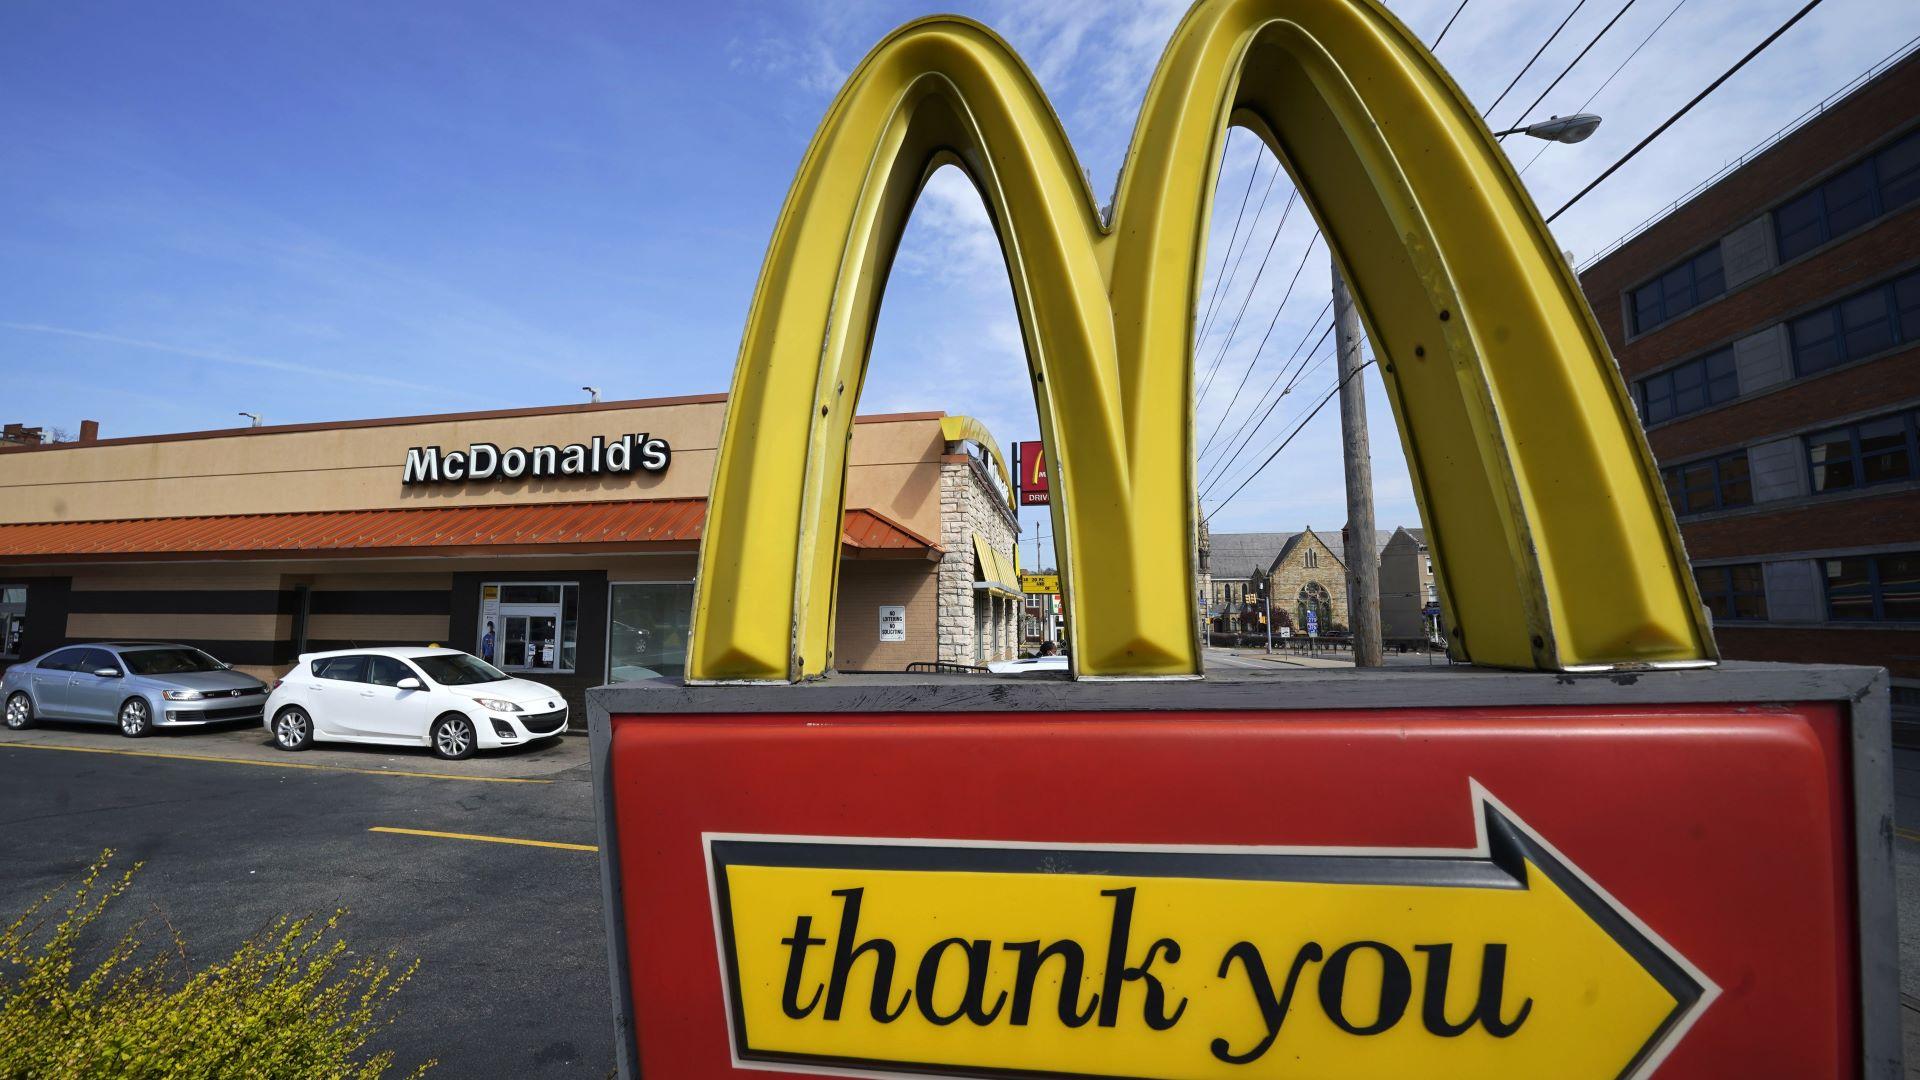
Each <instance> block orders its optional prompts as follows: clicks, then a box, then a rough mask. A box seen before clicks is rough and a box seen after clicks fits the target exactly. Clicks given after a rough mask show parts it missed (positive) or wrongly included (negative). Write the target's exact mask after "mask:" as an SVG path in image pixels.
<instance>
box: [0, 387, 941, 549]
mask: <svg viewBox="0 0 1920 1080" xmlns="http://www.w3.org/2000/svg"><path fill="white" fill-rule="evenodd" d="M725 409H726V404H725V402H722V401H708V402H696V403H691V404H688V403H681V404H668V405H637V406H634V407H598V408H594V407H582V408H579V409H575V410H570V411H566V412H550V413H541V414H538V415H531V416H508V417H488V418H467V419H434V418H427V419H425V420H420V421H416V422H408V423H397V424H380V425H361V426H353V427H338V428H326V429H321V430H289V431H282V430H276V429H274V428H261V429H258V430H253V431H248V430H244V429H243V430H239V431H235V432H231V433H220V434H217V435H212V436H209V437H205V438H176V439H161V440H153V441H134V440H129V441H126V442H114V441H111V440H109V441H108V442H106V443H103V444H100V445H95V446H62V447H59V448H55V449H44V450H29V451H21V452H12V453H0V523H12V522H26V521H111V520H122V519H127V518H150V517H200V516H207V515H214V514H263V513H297V512H301V511H312V510H365V509H382V508H394V507H415V506H461V505H467V506H472V505H498V504H503V503H528V502H533V503H540V502H586V501H601V500H619V499H665V498H705V497H706V496H707V491H708V487H709V483H710V481H711V478H712V472H713V461H714V453H715V447H716V446H717V445H718V442H719V437H720V423H721V419H722V416H723V414H724V412H725ZM642 432H645V433H648V434H651V435H652V436H654V437H656V438H662V439H665V440H667V442H668V443H669V444H670V445H671V446H672V448H673V461H672V464H671V465H670V466H669V467H668V469H667V471H666V472H664V473H662V474H658V475H655V474H650V473H642V472H635V473H632V474H630V475H623V476H617V477H578V478H568V479H552V478H543V479H539V480H533V479H522V480H517V481H506V482H495V481H488V482H484V483H477V484H437V485H414V486H402V485H401V483H400V476H401V471H402V468H403V466H404V464H405V462H406V456H407V450H408V448H410V447H415V446H429V445H437V446H439V447H441V448H442V449H443V450H453V449H461V450H464V449H465V448H466V447H467V445H468V444H470V443H477V442H490V443H494V444H496V445H498V446H499V447H501V448H502V449H505V448H507V447H510V446H524V447H532V446H539V445H543V444H548V443H551V444H556V445H565V444H567V443H574V442H585V441H587V440H590V439H591V438H592V437H593V436H595V435H602V436H607V437H609V438H618V437H619V436H621V435H625V434H630V433H631V434H639V433H642ZM941 448H942V443H941V441H940V421H939V419H938V418H937V417H928V418H921V419H907V420H883V421H882V422H864V421H863V422H861V423H857V424H855V425H854V435H853V445H852V447H851V448H850V450H849V455H850V456H849V463H850V464H849V468H848V481H847V505H848V506H849V507H865V508H869V509H873V510H877V511H879V512H880V513H882V514H885V515H886V516H888V517H890V518H893V519H894V520H896V521H898V522H900V523H901V524H902V525H905V526H907V527H908V528H910V529H913V530H914V531H915V532H918V533H920V534H921V535H923V536H928V537H932V536H937V535H939V513H940V497H939V487H940V466H939V458H940V452H941Z"/></svg>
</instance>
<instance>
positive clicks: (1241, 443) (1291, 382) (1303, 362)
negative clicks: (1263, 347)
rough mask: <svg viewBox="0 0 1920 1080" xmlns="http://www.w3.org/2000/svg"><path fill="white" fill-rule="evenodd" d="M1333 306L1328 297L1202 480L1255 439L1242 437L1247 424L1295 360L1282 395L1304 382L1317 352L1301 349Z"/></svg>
mask: <svg viewBox="0 0 1920 1080" xmlns="http://www.w3.org/2000/svg"><path fill="white" fill-rule="evenodd" d="M1332 309H1333V299H1332V297H1328V299H1327V302H1326V303H1325V304H1322V305H1321V306H1320V313H1319V314H1317V315H1315V316H1314V317H1313V319H1312V320H1311V321H1309V322H1308V323H1307V332H1306V333H1304V334H1302V335H1300V340H1299V341H1297V342H1295V343H1294V346H1293V351H1292V352H1290V353H1288V354H1287V359H1286V361H1285V362H1283V363H1282V364H1281V365H1280V370H1278V371H1276V372H1274V373H1273V380H1272V381H1271V382H1269V383H1267V385H1266V388H1265V389H1263V390H1261V391H1260V396H1259V398H1257V399H1256V400H1255V401H1254V406H1253V408H1252V409H1251V410H1249V411H1248V413H1247V415H1246V416H1244V417H1242V418H1241V419H1240V426H1239V427H1236V428H1234V429H1233V434H1231V435H1229V436H1227V445H1229V446H1232V447H1233V449H1232V450H1229V451H1227V452H1226V455H1225V457H1224V458H1223V459H1217V460H1215V462H1214V464H1213V467H1212V468H1209V469H1207V470H1205V472H1204V473H1203V474H1202V476H1201V480H1202V482H1204V481H1205V480H1206V479H1207V477H1209V476H1211V475H1212V474H1213V473H1214V472H1215V471H1217V470H1218V468H1219V467H1220V465H1221V463H1222V461H1225V462H1231V461H1232V460H1233V459H1234V457H1236V456H1238V454H1239V453H1240V451H1241V450H1243V449H1245V448H1246V445H1247V443H1248V442H1250V441H1252V439H1253V436H1252V435H1248V436H1247V437H1246V438H1245V439H1241V438H1240V435H1241V433H1242V432H1245V431H1246V430H1247V425H1248V424H1249V423H1251V422H1252V421H1253V415H1254V413H1256V412H1259V410H1260V405H1261V404H1262V403H1263V402H1265V401H1266V400H1267V398H1268V397H1269V396H1271V395H1272V393H1273V388H1274V387H1275V386H1278V385H1279V384H1280V379H1281V378H1282V377H1283V376H1285V375H1286V373H1287V369H1288V368H1291V367H1293V362H1294V361H1295V360H1299V361H1300V367H1299V368H1297V369H1295V370H1294V373H1293V377H1292V378H1290V379H1288V380H1287V385H1286V386H1285V387H1283V388H1282V389H1281V391H1280V397H1286V396H1287V395H1288V394H1290V393H1292V392H1293V388H1294V386H1295V385H1296V384H1297V383H1298V382H1299V381H1300V375H1301V372H1302V371H1304V370H1305V368H1306V366H1307V361H1308V360H1311V359H1312V358H1313V352H1312V351H1311V350H1309V351H1308V353H1307V355H1306V356H1304V357H1303V356H1301V355H1300V350H1301V349H1304V348H1306V347H1307V341H1308V340H1309V339H1310V338H1312V337H1313V332H1314V330H1315V328H1317V327H1319V326H1320V324H1321V322H1322V321H1323V320H1325V319H1326V317H1327V312H1328V311H1330V310H1332ZM1321 340H1322V341H1324V340H1326V335H1324V334H1322V335H1321ZM1313 347H1314V349H1318V348H1319V347H1320V345H1319V343H1318V342H1315V343H1314V346H1313ZM1275 400H1276V401H1277V400H1278V399H1275ZM1272 412H1273V410H1272V408H1271V407H1269V408H1268V410H1267V413H1268V414H1271V413H1272ZM1260 419H1261V420H1262V421H1265V420H1266V415H1262V416H1261V417H1260ZM1254 430H1255V431H1258V430H1259V425H1258V424H1255V425H1254ZM1236 440H1237V441H1238V445H1235V443H1236ZM1209 441H1211V440H1209ZM1206 456H1207V452H1206V450H1205V449H1202V450H1201V451H1200V453H1199V455H1198V460H1201V461H1204V460H1206Z"/></svg>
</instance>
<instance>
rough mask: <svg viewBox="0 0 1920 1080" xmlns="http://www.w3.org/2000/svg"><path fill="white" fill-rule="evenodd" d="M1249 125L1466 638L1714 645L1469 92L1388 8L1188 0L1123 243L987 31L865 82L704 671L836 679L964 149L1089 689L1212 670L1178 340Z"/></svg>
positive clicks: (1355, 3) (762, 413)
mask: <svg viewBox="0 0 1920 1080" xmlns="http://www.w3.org/2000/svg"><path fill="white" fill-rule="evenodd" d="M1229 124H1237V125H1239V126H1242V127H1245V128H1247V129H1249V130H1251V131H1253V132H1254V133H1255V134H1257V135H1258V136H1259V137H1260V138H1261V139H1263V140H1264V141H1265V142H1266V144H1267V146H1268V147H1269V148H1271V149H1272V151H1273V152H1274V153H1275V154H1276V155H1277V156H1278V157H1279V159H1280V160H1281V161H1282V162H1283V163H1285V165H1286V167H1287V168H1288V170H1289V172H1290V173H1291V174H1292V176H1293V179H1294V181H1295V182H1296V184H1297V185H1298V186H1299V189H1300V191H1301V194H1302V196H1303V197H1304V199H1305V201H1306V202H1307V204H1308V206H1310V207H1311V208H1312V210H1313V212H1314V215H1315V217H1316V218H1317V219H1318V221H1319V223H1320V225H1321V227H1322V229H1323V231H1324V232H1325V235H1326V237H1327V240H1328V244H1329V246H1330V247H1331V249H1332V251H1333V253H1334V257H1335V258H1336V259H1337V260H1338V263H1339V265H1340V267H1341V269H1342V271H1343V273H1344V274H1345V276H1346V278H1347V280H1348V282H1349V283H1350V284H1351V287H1352V291H1353V294H1354V297H1355V301H1356V303H1357V305H1358V307H1359V309H1360V312H1361V315H1362V318H1363V319H1364V320H1365V323H1366V326H1367V329H1368V332H1369V334H1370V335H1371V338H1372V341H1373V343H1374V346H1375V354H1376V356H1377V358H1378V360H1379V363H1380V368H1381V372H1382V375H1383V377H1384V379H1385V382H1386V386H1387V389H1388V392H1389V395H1390V397H1391V399H1392V401H1393V405H1394V415H1395V419H1396V420H1397V422H1398V423H1399V426H1400V432H1401V436H1402V440H1403V442H1404V443H1405V445H1406V448H1407V453H1408V457H1409V464H1410V466H1411V472H1412V476H1413V482H1414V489H1415V496H1416V498H1418V500H1419V502H1420V506H1421V510H1422V517H1423V520H1424V521H1425V522H1426V525H1427V528H1428V531H1429V535H1428V540H1429V544H1430V546H1431V549H1432V550H1433V551H1434V552H1435V554H1436V570H1437V573H1438V576H1439V580H1440V582H1441V585H1442V588H1443V589H1445V591H1446V597H1447V604H1448V610H1449V612H1450V613H1451V616H1452V619H1451V622H1452V626H1451V627H1450V630H1451V636H1452V640H1453V642H1454V648H1455V651H1456V654H1457V655H1459V656H1461V657H1462V658H1469V657H1470V658H1471V659H1473V660H1475V661H1477V662H1479V663H1485V664H1494V665H1500V666H1505V667H1517V668H1538V669H1545V670H1571V669H1579V668H1586V667H1609V666H1617V665H1637V664H1685V663H1698V662H1702V661H1704V660H1707V659H1710V658H1711V657H1712V656H1713V643H1712V638H1711V636H1710V634H1709V632H1708V629H1707V626H1706V622H1705V619H1704V617H1703V615H1702V613H1701V609H1700V604H1699V599H1698V597H1697V595H1696V594H1695V591H1694V586H1693V582H1692V577H1691V575H1690V573H1689V572H1688V569H1687V564H1686V560H1685V556H1684V553H1683V552H1682V549H1681V546H1680V540H1679V535H1678V532H1677V530H1676V529H1675V527H1674V524H1673V520H1672V517H1671V514H1670V513H1669V512H1668V510H1667V508H1666V505H1665V499H1664V495H1663V493H1662V491H1661V488H1660V485H1659V483H1658V479H1657V474H1656V472H1655V470H1654V467H1653V463H1652V459H1651V457H1650V455H1649V453H1648V451H1647V449H1646V446H1645V443H1644V440H1643V439H1642V438H1641V436H1640V435H1639V431H1638V427H1637V425H1636V423H1635V420H1634V417H1633V413H1632V408H1631V405H1630V403H1629V401H1628V398H1627V395H1626V390H1625V387H1624V385H1623V384H1622V383H1621V381H1620V377H1619V375H1618V373H1617V372H1616V371H1615V369H1614V366H1613V362H1612V360H1611V357H1610V354H1609V352H1608V350H1607V347H1606V344H1605V342H1604V340H1603V339H1602V337H1601V334H1600V330H1599V328H1598V326H1596V325H1595V323H1594V320H1593V316H1592V314H1591V313H1590V312H1589V311H1588V310H1587V308H1586V305H1585V302H1584V301H1583V300H1582V298H1581V295H1580V293H1579V289H1578V286H1577V283H1576V282H1575V280H1574V277H1573V273H1572V271H1571V270H1570V269H1569V268H1568V266H1567V265H1566V263H1565V261H1564V260H1563V259H1562V258H1561V256H1560V255H1559V253H1558V251H1557V250H1556V249H1555V247H1554V244H1553V240H1552V237H1551V236H1550V235H1549V234H1548V232H1547V229H1546V226H1545V224H1544V223H1543V222H1542V221H1541V220H1540V216H1539V212H1538V211H1537V210H1535V209H1534V207H1533V205H1532V203H1531V202H1530V201H1529V200H1528V198H1527V197H1526V194H1525V193H1524V191H1523V190H1522V189H1521V187H1520V184H1519V181H1518V179H1517V178H1516V177H1515V175H1514V173H1513V170H1512V167H1511V166H1510V165H1509V164H1508V162H1507V160H1506V158H1505V156H1504V155H1503V154H1502V152H1501V151H1500V149H1499V148H1498V146H1497V145H1496V144H1495V143H1494V141H1493V139H1492V137H1491V135H1490V134H1489V132H1488V130H1487V128H1486V126H1485V124H1484V123H1483V122H1482V120H1481V118H1480V116H1479V114H1478V113H1477V112H1475V111H1474V109H1473V107H1472V105H1471V104H1470V103H1469V102H1468V101H1467V100H1466V98H1465V97H1464V96H1462V95H1461V93H1460V91H1459V90H1458V88H1457V87H1455V86H1454V85H1453V83H1452V81H1451V80H1449V79H1448V77H1447V75H1446V73H1445V72H1444V71H1442V70H1441V69H1440V66H1439V65H1438V64H1437V63H1436V62H1435V61H1434V59H1433V57H1432V55H1431V54H1429V53H1428V52H1427V50H1426V49H1425V48H1424V47H1423V46H1422V45H1421V44H1420V43H1419V41H1418V40H1417V39H1415V38H1414V37H1413V36H1412V35H1411V34H1410V33H1408V32H1407V30H1406V28H1405V27H1403V26H1401V25H1400V23H1399V22H1398V21H1397V20H1395V19H1394V18H1393V17H1392V16H1391V15H1390V14H1388V13H1387V11H1386V10H1385V9H1384V8H1383V7H1381V6H1380V5H1379V4H1378V3H1376V2H1374V0H1201V2H1200V3H1198V4H1196V5H1195V6H1194V7H1193V9H1192V10H1191V11H1189V12H1188V14H1187V15H1186V17H1185V18H1184V19H1183V20H1182V21H1181V23H1180V25H1179V27H1178V29H1177V30H1176V31H1175V32H1174V35H1173V39H1172V41H1171V42H1170V43H1169V44H1168V46H1167V50H1166V52H1165V54H1164V55H1163V56H1162V58H1161V61H1160V66H1159V68H1158V70H1156V71H1155V73H1154V77H1153V81H1152V84H1151V85H1150V87H1149V88H1148V91H1147V96H1146V100H1145V103H1144V105H1143V106H1142V109H1141V113H1140V117H1139V121H1138V125H1137V127H1136V128H1135V130H1134V136H1133V142H1132V146H1131V149H1130V151H1129V154H1128V157H1127V162H1126V167H1125V169H1124V170H1123V171H1122V174H1121V178H1120V184H1119V190H1118V193H1117V196H1116V199H1115V203H1114V207H1113V210H1112V216H1111V222H1110V223H1109V222H1107V221H1103V220H1102V218H1101V214H1100V211H1099V209H1098V207H1097V204H1096V202H1095V199H1094V195H1093V193H1092V191H1091V190H1090V189H1089V188H1088V186H1087V184H1086V181H1085V180H1084V179H1083V176H1084V174H1083V172H1082V170H1081V168H1080V166H1079V163H1078V162H1077V161H1076V160H1075V158H1074V154H1073V151H1072V148H1071V147H1070V146H1069V145H1068V143H1067V138H1066V135H1065V133H1064V132H1063V130H1062V129H1061V126H1060V123H1059V121H1058V119H1057V117H1056V116H1055V115H1054V113H1053V111H1052V109H1051V107H1050V106H1049V105H1048V102H1047V99H1046V97H1045V95H1044V94H1043V93H1042V92H1041V90H1040V88H1039V86H1038V85H1037V84H1036V82H1035V81H1034V78H1033V75H1032V73H1031V72H1029V71H1028V70H1027V68H1026V67H1025V65H1024V64H1022V63H1021V61H1020V59H1019V57H1017V56H1016V55H1014V53H1013V51H1012V50H1011V49H1010V48H1009V47H1008V46H1007V44H1006V43H1005V42H1004V41H1002V40H1001V39H1000V38H999V37H998V36H996V35H995V34H994V33H993V32H992V31H991V30H989V29H987V28H986V27H984V26H981V25H979V24H978V23H974V22H971V21H969V20H966V19H961V18H955V17H949V16H940V17H935V18H930V19H923V20H920V21H918V22H913V23H909V24H908V25H906V26H903V27H901V28H900V29H899V30H896V31H894V32H893V33H892V34H891V35H889V36H888V37H887V38H886V39H885V40H883V41H882V42H880V44H879V45H877V46H875V48H874V49H873V51H872V52H871V53H869V54H868V55H867V57H866V59H865V60H863V61H862V62H861V64H860V66H859V68H858V69H856V70H855V71H854V73H853V74H852V76H851V77H849V79H848V81H847V84H846V86H845V87H844V88H843V89H842V90H841V91H840V94H839V96H838V97H836V98H835V99H834V102H833V105H832V107H831V108H830V109H829V110H828V113H827V116H826V119H825V120H824V121H823V122H822V123H821V125H820V130H819V131H818V132H817V133H816V134H815V136H814V139H813V143H812V145H811V146H810V147H809V148H808V150H807V154H806V158H805V159H804V160H803V161H802V162H801V165H800V171H799V174H798V175H797V176H796V177H795V179H794V184H793V188H792V190H791V191H790V193H789V194H788V196H787V202H786V205H785V207H784V208H783V209H782V211H781V214H780V219H779V222H778V223H777V225H776V226H775V229H774V234H773V240H772V244H771V246H770V247H769V250H768V252H767V259H766V263H765V266H764V267H763V268H762V270H761V275H760V282H759V286H758V288H757V289H756V291H755V293H754V298H753V306H752V309H751V311H750V313H749V315H748V319H747V326H746V333H745V335H744V338H743V340H742V343H741V347H740V358H739V363H738V366H737V367H736V369H735V372H734V381H733V392H732V397H731V398H730V400H729V402H728V407H727V420H726V425H725V429H724V432H723V434H722V437H721V445H720V452H719V460H718V463H717V465H716V468H715V472H714V480H713V494H712V500H711V502H710V504H709V508H708V518H707V526H706V537H705V540H704V542H703V543H702V545H701V553H700V572H699V585H698V594H697V599H696V602H695V612H694V628H693V635H692V640H693V651H692V655H691V657H690V658H689V664H688V675H689V677H690V678H692V679H695V680H702V681H705V680H795V679H800V678H804V677H807V676H812V675H817V674H821V673H824V672H825V671H826V670H828V669H829V667H830V666H831V662H832V657H831V643H832V638H833V600H834V595H835V585H836V573H837V569H838V563H839V552H838V544H837V543H835V542H834V541H835V539H836V538H837V537H838V535H839V531H840V526H839V522H840V520H841V514H842V511H843V505H842V504H843V501H844V497H845V496H844V488H845V476H846V451H847V443H848V439H849V437H850V433H851V430H852V422H853V414H854V404H855V402H856V400H857V399H858V397H859V394H860V386H861V380H862V378H863V377H864V375H865V372H866V363H867V355H868V349H869V344H870V340H871V332H872V327H873V325H874V320H875V316H876V314H877V310H878V307H879V304H880V298H881V293H882V290H883V287H884V285H885V282H886V278H887V273H888V270H889V268H890V266H891V263H892V260H893V256H894V253H895V250H896V248H897V246H898V244H899V241H900V236H901V233H902V232H903V230H904V229H905V225H906V221H907V217H908V214H909V212H910V211H911V209H912V206H913V203H914V200H915V198H916V197H917V196H918V194H919V191H920V188H921V186H922V184H923V183H924V182H925V180H926V178H927V177H928V176H929V175H930V174H931V173H932V172H933V171H934V170H935V169H937V168H939V167H940V166H942V165H946V164H955V165H958V166H959V167H960V168H962V169H963V170H965V171H966V173H967V175H968V176H970V177H971V178H972V180H973V182H974V184H975V186H976V187H977V188H978V189H979V191H980V194H981V196H982V198H983V200H984V201H985V203H986V207H987V210H988V212H989V214H990V215H991V217H992V219H993V221H994V223H995V227H996V229H997V230H998V232H999V235H1000V240H1001V246H1002V249H1003V251H1004V253H1005V256H1006V262H1007V268H1008V272H1009V274H1010V276H1011V278H1012V285H1013V295H1014V302H1015V307H1016V309H1017V311H1018V312H1019V315H1020V320H1021V325H1022V328H1023V332H1024V336H1025V339H1026V347H1027V357H1028V363H1029V365H1030V368H1031V372H1032V377H1033V388H1034V399H1035V403H1036V405H1037V406H1038V410H1039V415H1040V426H1041V432H1042V435H1043V437H1044V438H1045V441H1046V445H1047V447H1048V448H1049V453H1050V460H1049V463H1048V464H1049V473H1050V478H1051V482H1052V486H1053V490H1054V492H1055V498H1054V500H1053V517H1054V522H1053V524H1054V543H1055V545H1056V549H1057V551H1058V553H1059V557H1060V567H1061V572H1062V577H1063V579H1064V580H1063V583H1062V584H1063V586H1064V590H1065V596H1066V599H1067V602H1068V606H1069V613H1070V617H1071V619H1072V626H1073V628H1074V641H1075V649H1074V657H1075V664H1076V668H1077V672H1078V674H1079V675H1081V676H1151V675H1162V676H1180V675H1193V674H1197V673H1199V671H1200V651H1199V641H1198V638H1197V631H1196V626H1197V620H1196V618H1195V567H1194V558H1195V554H1194V552H1195V543H1194V539H1195V529H1196V523H1195V499H1194V468H1193V417H1192V405H1191V401H1192V364H1191V355H1192V345H1193V332H1194V309H1195V307H1196V303H1197V300H1198V296H1199V289H1200V284H1201V276H1202V272H1203V267H1204V265H1205V240H1206V233H1207V227H1208V223H1209V221H1210V217H1211V212H1212V205H1211V203H1212V190H1213V179H1214V177H1215V175H1216V173H1217V170H1218V168H1219V159H1220V154H1221V151H1222V146H1223V142H1224V137H1225V132H1226V129H1227V127H1228V125H1229Z"/></svg>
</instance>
